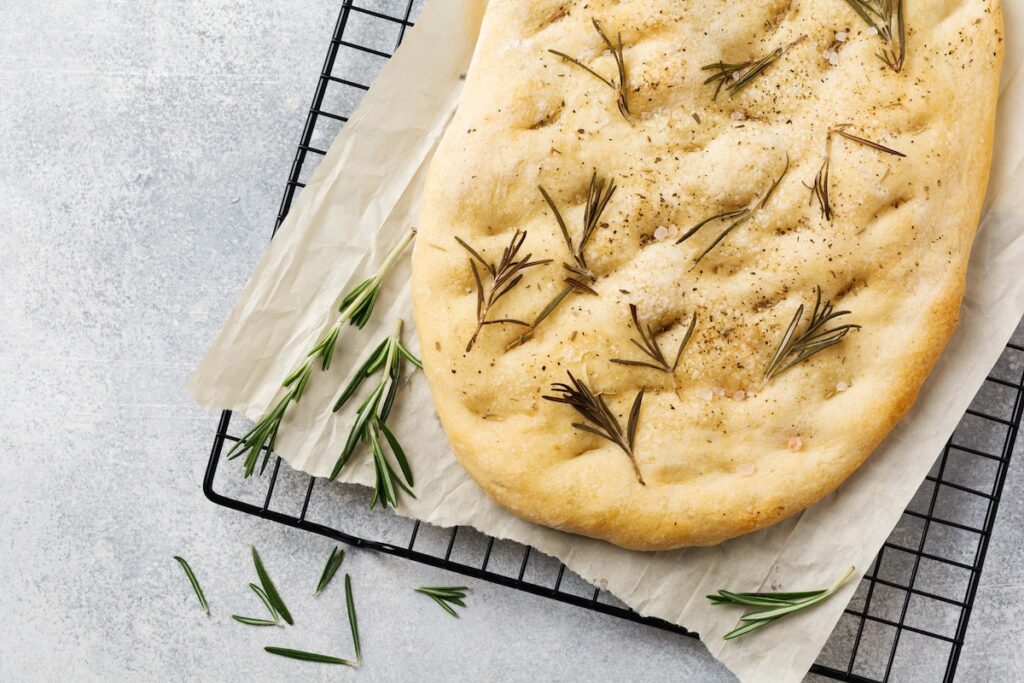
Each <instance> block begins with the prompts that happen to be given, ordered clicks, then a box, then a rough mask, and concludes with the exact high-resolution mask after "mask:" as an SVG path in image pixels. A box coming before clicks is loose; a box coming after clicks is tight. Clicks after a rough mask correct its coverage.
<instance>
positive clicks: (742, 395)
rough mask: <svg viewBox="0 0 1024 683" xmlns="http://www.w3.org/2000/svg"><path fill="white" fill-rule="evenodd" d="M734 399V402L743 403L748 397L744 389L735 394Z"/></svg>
mask: <svg viewBox="0 0 1024 683" xmlns="http://www.w3.org/2000/svg"><path fill="white" fill-rule="evenodd" d="M732 397H733V399H734V400H737V401H742V400H743V399H745V398H746V397H747V392H745V391H743V390H742V389H740V390H739V391H737V392H736V393H735V394H733V395H732Z"/></svg>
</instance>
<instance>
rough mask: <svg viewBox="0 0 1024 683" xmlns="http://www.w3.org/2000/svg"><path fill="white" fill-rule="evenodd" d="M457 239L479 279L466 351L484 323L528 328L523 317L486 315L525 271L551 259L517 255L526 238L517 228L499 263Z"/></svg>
mask: <svg viewBox="0 0 1024 683" xmlns="http://www.w3.org/2000/svg"><path fill="white" fill-rule="evenodd" d="M455 241H456V242H458V243H459V244H460V245H461V246H462V248H463V249H465V250H466V251H467V252H469V256H470V258H469V267H470V269H471V270H472V271H473V280H474V281H475V282H476V329H475V330H474V331H473V336H472V337H470V338H469V343H468V344H466V353H469V352H470V351H472V350H473V344H475V343H476V338H477V337H478V336H479V335H480V331H481V330H482V329H483V328H484V326H485V325H522V326H524V327H529V323H526V322H523V321H522V320H515V319H513V318H501V319H499V320H488V319H487V316H488V314H490V312H491V308H492V307H493V306H494V305H495V304H496V303H498V301H499V300H500V299H501V298H502V297H503V296H505V295H506V294H508V293H509V292H510V291H512V289H514V288H515V286H516V285H518V284H519V283H520V282H521V281H522V279H523V271H525V270H527V269H529V268H533V267H534V266H540V265H544V264H546V263H551V259H544V260H541V261H531V260H530V257H531V256H532V254H527V255H526V256H524V257H523V258H518V256H519V250H520V249H522V247H523V243H524V242H525V241H526V232H523V231H519V230H516V231H515V234H513V235H512V241H511V242H509V244H508V246H507V247H505V249H504V251H502V253H501V260H500V261H498V262H497V263H492V262H490V261H487V260H486V259H485V258H484V257H483V256H481V255H480V253H479V252H478V251H477V250H476V249H474V248H473V247H471V246H469V245H468V244H466V243H465V242H464V241H463V240H462V239H461V238H459V237H456V238H455ZM477 263H479V264H480V265H481V266H483V267H484V270H485V272H486V273H487V276H488V277H487V281H486V282H484V280H483V278H481V277H480V270H479V268H477Z"/></svg>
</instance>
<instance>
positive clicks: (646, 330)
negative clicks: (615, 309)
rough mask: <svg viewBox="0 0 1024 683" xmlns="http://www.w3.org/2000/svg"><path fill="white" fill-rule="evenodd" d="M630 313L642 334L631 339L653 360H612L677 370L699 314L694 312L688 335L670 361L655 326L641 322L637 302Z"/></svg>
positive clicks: (625, 363) (626, 363)
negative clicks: (663, 350)
mask: <svg viewBox="0 0 1024 683" xmlns="http://www.w3.org/2000/svg"><path fill="white" fill-rule="evenodd" d="M629 315H630V316H631V317H632V318H633V325H634V327H636V331H637V333H638V334H639V335H640V340H639V341H637V340H636V339H630V340H629V341H631V342H633V344H634V345H635V346H636V347H637V348H638V349H640V351H641V352H643V354H644V355H645V356H647V357H648V358H650V359H651V360H650V361H643V360H623V359H621V358H612V359H611V362H612V363H618V364H619V365H632V366H636V367H643V368H652V369H654V370H661V371H662V372H667V373H668V374H670V375H671V374H672V373H673V372H675V370H676V368H677V367H678V366H679V359H680V358H682V357H683V350H685V349H686V345H687V344H689V343H690V337H691V336H693V330H694V329H695V328H696V326H697V314H696V313H694V314H693V315H692V316H691V317H690V325H689V327H688V328H687V330H686V336H684V337H683V341H682V342H680V343H679V349H678V350H677V351H676V356H675V360H673V362H672V363H669V362H668V359H667V358H665V354H664V352H662V350H661V346H660V345H659V344H658V339H657V335H656V334H655V332H654V328H653V327H651V326H650V325H647V326H646V327H645V326H644V325H642V324H641V323H640V318H639V316H638V314H637V308H636V304H630V305H629Z"/></svg>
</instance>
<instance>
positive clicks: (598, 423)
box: [543, 372, 646, 486]
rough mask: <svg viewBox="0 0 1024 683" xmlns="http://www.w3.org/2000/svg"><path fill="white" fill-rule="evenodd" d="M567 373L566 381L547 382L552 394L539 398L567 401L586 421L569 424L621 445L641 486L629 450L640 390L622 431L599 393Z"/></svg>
mask: <svg viewBox="0 0 1024 683" xmlns="http://www.w3.org/2000/svg"><path fill="white" fill-rule="evenodd" d="M568 375H569V383H568V384H565V383H562V382H556V383H554V384H552V385H551V389H552V391H554V392H555V394H556V395H555V396H543V398H544V399H545V400H547V401H553V402H555V403H564V404H566V405H568V406H569V407H571V408H572V409H574V410H575V411H576V412H577V413H579V414H580V415H582V416H583V417H584V419H586V420H587V421H588V422H589V423H590V424H584V423H579V422H574V423H573V424H572V426H573V427H575V428H576V429H579V430H581V431H585V432H589V433H591V434H595V435H597V436H599V437H601V438H602V439H605V440H607V441H611V442H612V443H614V444H615V445H616V446H618V447H619V448H621V449H622V452H623V453H625V454H626V455H627V456H628V457H629V462H630V464H631V465H632V466H633V472H634V474H636V479H637V482H639V484H640V485H641V486H646V483H645V482H644V478H643V475H642V474H641V473H640V467H639V465H637V462H636V456H635V455H634V453H633V442H634V437H635V435H636V428H637V423H638V421H639V417H640V405H641V403H642V402H643V397H644V392H643V390H642V389H641V390H640V392H639V393H637V395H636V398H635V399H634V400H633V407H632V409H631V410H630V414H629V421H628V423H627V431H626V432H623V431H622V426H621V425H620V424H619V420H618V418H617V417H615V413H613V412H612V411H611V409H610V408H609V407H608V404H607V403H605V401H604V398H603V397H602V396H601V394H600V393H597V394H595V393H594V392H593V391H591V390H590V387H588V386H587V385H586V384H585V383H584V382H583V381H581V380H578V379H576V378H575V377H574V376H573V374H572V373H571V372H569V373H568Z"/></svg>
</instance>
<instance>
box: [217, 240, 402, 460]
mask: <svg viewBox="0 0 1024 683" xmlns="http://www.w3.org/2000/svg"><path fill="white" fill-rule="evenodd" d="M415 235H416V231H415V230H409V231H408V232H407V233H405V235H403V236H402V239H401V240H399V242H398V244H396V245H395V246H394V247H393V248H392V249H391V251H390V252H389V253H388V255H387V257H385V259H384V262H383V263H381V265H380V268H378V269H377V272H376V273H374V275H373V276H371V277H369V278H367V279H366V280H363V281H362V282H360V283H359V284H358V285H356V286H355V288H353V289H352V291H350V292H349V293H348V294H346V295H345V296H344V297H343V298H342V300H341V304H340V305H339V306H338V311H339V315H338V318H337V320H335V322H334V324H333V325H331V327H330V328H329V329H328V330H327V331H326V332H325V333H324V334H323V335H322V336H321V337H320V340H319V341H318V342H317V343H316V345H315V346H314V347H313V349H312V350H311V351H310V352H309V353H308V354H307V355H306V360H305V361H303V362H302V364H301V365H299V367H297V368H296V369H295V370H294V371H293V372H292V373H291V374H290V375H288V376H287V377H286V378H285V380H284V382H282V384H281V386H282V387H283V388H285V389H287V390H288V391H286V392H285V394H284V396H282V397H281V399H280V400H279V401H278V402H277V404H275V405H274V407H273V408H271V409H270V410H269V411H267V413H266V414H264V415H263V416H262V417H261V418H260V419H259V420H258V421H257V422H256V424H254V425H253V426H252V428H251V429H250V430H249V431H247V432H246V433H245V435H244V436H243V437H242V438H241V439H239V440H238V442H237V443H236V444H235V445H234V446H232V448H231V450H230V451H228V454H227V459H228V460H232V459H234V458H237V457H239V456H240V455H242V454H245V476H246V477H249V476H250V475H252V473H253V472H254V471H255V469H256V461H257V460H259V455H260V451H264V456H263V464H262V465H261V466H260V474H263V471H264V470H265V469H266V467H267V462H269V461H270V454H271V452H273V450H274V442H275V441H276V440H277V431H278V429H280V427H281V422H282V420H284V416H285V413H286V412H287V410H288V406H290V405H291V404H292V403H298V402H299V401H300V400H301V399H302V393H303V391H304V390H305V388H306V384H307V383H308V382H309V379H310V377H311V376H312V374H313V367H314V365H316V363H317V362H318V361H319V363H320V369H321V370H324V371H326V370H327V369H328V368H330V367H331V359H332V358H333V357H334V347H335V344H336V343H337V341H338V335H339V334H340V333H341V329H342V327H344V325H345V323H349V324H351V325H355V326H356V327H359V328H361V327H363V326H364V325H365V324H366V322H367V321H368V320H369V319H370V314H371V313H373V307H374V305H375V304H376V303H377V297H378V296H380V290H381V285H382V284H383V282H384V278H385V277H387V274H388V273H389V272H390V271H391V268H392V267H393V266H394V265H395V263H396V262H397V261H398V257H399V256H401V255H402V252H403V251H405V248H406V247H407V246H409V243H410V242H412V238H413V237H414V236H415Z"/></svg>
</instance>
